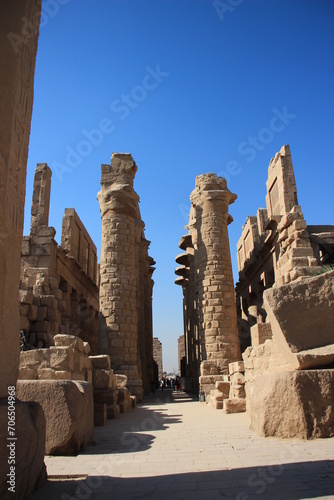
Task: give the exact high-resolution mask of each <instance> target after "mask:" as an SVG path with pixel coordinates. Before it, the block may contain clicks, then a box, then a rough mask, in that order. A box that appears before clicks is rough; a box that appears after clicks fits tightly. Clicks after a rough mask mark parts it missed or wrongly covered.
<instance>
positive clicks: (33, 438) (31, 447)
mask: <svg viewBox="0 0 334 500" xmlns="http://www.w3.org/2000/svg"><path fill="white" fill-rule="evenodd" d="M16 396H17V394H16ZM17 397H18V396H17ZM7 424H8V404H7V398H6V399H2V400H1V401H0V498H3V499H4V500H5V499H8V500H9V499H11V498H13V499H14V498H15V499H23V498H29V497H30V495H31V493H32V492H33V491H34V489H35V488H38V487H40V486H42V485H43V484H44V483H46V479H47V477H46V468H45V464H44V451H45V417H44V414H43V410H42V408H41V406H40V405H39V404H38V403H36V402H32V401H30V402H22V401H19V400H18V399H16V402H15V437H16V441H15V442H14V441H13V442H14V443H15V493H11V492H9V491H8V486H9V485H8V483H7V480H8V476H7V474H9V467H10V465H9V464H8V456H9V453H8V452H9V450H10V448H7V445H8V444H10V443H11V442H10V441H8V440H7V438H8V431H7Z"/></svg>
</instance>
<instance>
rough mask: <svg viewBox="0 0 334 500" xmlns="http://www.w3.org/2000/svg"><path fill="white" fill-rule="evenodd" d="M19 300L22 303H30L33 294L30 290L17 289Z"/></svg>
mask: <svg viewBox="0 0 334 500" xmlns="http://www.w3.org/2000/svg"><path fill="white" fill-rule="evenodd" d="M19 294H20V302H21V303H23V304H32V303H33V299H34V295H33V293H32V291H31V290H19Z"/></svg>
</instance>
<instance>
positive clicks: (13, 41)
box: [0, 0, 46, 499]
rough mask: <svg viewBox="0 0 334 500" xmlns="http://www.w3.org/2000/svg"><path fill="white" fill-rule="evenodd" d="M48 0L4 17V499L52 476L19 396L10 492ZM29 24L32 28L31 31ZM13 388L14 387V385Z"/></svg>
mask: <svg viewBox="0 0 334 500" xmlns="http://www.w3.org/2000/svg"><path fill="white" fill-rule="evenodd" d="M40 15H41V0H31V1H30V2H26V1H25V0H13V1H11V2H2V4H1V19H0V66H1V78H0V115H1V123H0V228H1V231H0V356H1V362H0V443H1V444H0V497H1V498H9V497H11V496H12V497H14V496H15V498H17V499H23V498H27V497H28V496H29V495H30V494H31V493H32V491H33V490H34V488H35V486H36V485H37V484H38V483H39V484H40V485H41V484H43V481H45V480H46V471H45V465H44V448H45V419H44V415H43V412H42V409H41V407H40V405H38V404H37V403H33V402H29V403H23V402H19V401H17V402H16V404H15V407H16V425H15V438H16V439H17V441H15V442H16V443H17V446H16V464H15V465H16V467H15V493H12V492H9V491H8V486H9V485H8V483H7V480H8V474H9V472H10V471H9V464H8V448H7V444H8V441H7V439H8V428H7V424H8V408H9V406H8V396H9V395H10V396H11V397H12V398H13V399H14V398H15V387H16V381H17V375H18V368H19V354H20V336H19V332H20V324H19V322H20V310H19V300H18V299H19V281H20V253H21V246H22V233H23V216H24V202H25V184H26V169H27V157H28V145H29V136H30V124H31V115H32V106H33V96H34V73H35V62H36V53H37V44H38V35H39V22H40ZM24 23H27V25H28V26H32V28H33V29H32V30H29V35H28V36H27V33H24V27H25V24H24ZM10 388H11V389H10Z"/></svg>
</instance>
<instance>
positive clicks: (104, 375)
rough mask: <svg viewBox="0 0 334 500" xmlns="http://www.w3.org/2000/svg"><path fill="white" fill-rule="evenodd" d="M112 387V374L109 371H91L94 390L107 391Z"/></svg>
mask: <svg viewBox="0 0 334 500" xmlns="http://www.w3.org/2000/svg"><path fill="white" fill-rule="evenodd" d="M112 385H113V373H112V371H110V370H93V387H94V389H108V387H110V388H111V387H112Z"/></svg>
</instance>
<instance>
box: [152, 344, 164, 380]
mask: <svg viewBox="0 0 334 500" xmlns="http://www.w3.org/2000/svg"><path fill="white" fill-rule="evenodd" d="M153 359H154V361H155V362H156V364H157V365H158V380H161V379H162V374H163V364H162V343H161V342H160V340H159V339H158V338H157V337H153Z"/></svg>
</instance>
